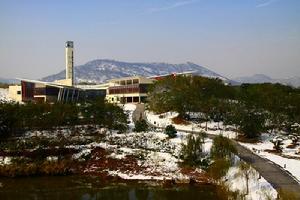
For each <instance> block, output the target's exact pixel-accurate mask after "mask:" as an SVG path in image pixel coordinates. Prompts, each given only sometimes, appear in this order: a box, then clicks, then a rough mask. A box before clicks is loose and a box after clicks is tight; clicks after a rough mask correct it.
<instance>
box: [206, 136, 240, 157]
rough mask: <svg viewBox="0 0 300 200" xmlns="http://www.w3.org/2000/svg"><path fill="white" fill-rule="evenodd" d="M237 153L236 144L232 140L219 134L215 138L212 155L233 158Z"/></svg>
mask: <svg viewBox="0 0 300 200" xmlns="http://www.w3.org/2000/svg"><path fill="white" fill-rule="evenodd" d="M236 153H237V150H236V148H235V146H234V145H233V144H232V142H231V140H230V139H228V138H226V137H224V136H222V135H218V136H217V137H215V138H214V139H213V145H212V148H211V152H210V154H211V157H212V158H214V159H222V158H223V159H231V157H232V156H233V155H234V154H236Z"/></svg>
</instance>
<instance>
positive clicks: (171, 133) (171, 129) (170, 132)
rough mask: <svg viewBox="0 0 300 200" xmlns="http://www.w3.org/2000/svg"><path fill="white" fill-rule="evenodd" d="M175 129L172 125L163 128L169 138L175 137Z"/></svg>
mask: <svg viewBox="0 0 300 200" xmlns="http://www.w3.org/2000/svg"><path fill="white" fill-rule="evenodd" d="M176 133H177V131H176V129H175V127H174V126H173V125H168V126H167V127H166V128H165V134H167V135H168V136H169V138H175V137H176V136H177V134H176Z"/></svg>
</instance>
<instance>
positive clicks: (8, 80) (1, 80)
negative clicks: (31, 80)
mask: <svg viewBox="0 0 300 200" xmlns="http://www.w3.org/2000/svg"><path fill="white" fill-rule="evenodd" d="M18 82H20V81H19V80H17V79H10V78H1V77H0V83H8V84H13V83H18Z"/></svg>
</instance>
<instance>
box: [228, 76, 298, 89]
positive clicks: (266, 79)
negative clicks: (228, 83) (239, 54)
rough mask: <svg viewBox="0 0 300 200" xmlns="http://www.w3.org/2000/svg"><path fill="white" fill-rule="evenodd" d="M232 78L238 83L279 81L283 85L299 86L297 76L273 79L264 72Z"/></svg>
mask: <svg viewBox="0 0 300 200" xmlns="http://www.w3.org/2000/svg"><path fill="white" fill-rule="evenodd" d="M233 80H234V81H237V82H240V83H281V84H284V85H291V86H294V87H300V77H297V76H295V77H292V78H286V79H273V78H271V77H269V76H266V75H264V74H254V75H253V76H244V77H237V78H234V79H233Z"/></svg>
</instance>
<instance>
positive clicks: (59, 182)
mask: <svg viewBox="0 0 300 200" xmlns="http://www.w3.org/2000/svg"><path fill="white" fill-rule="evenodd" d="M150 185H151V184H150ZM150 185H149V184H145V183H138V182H131V183H126V184H125V183H118V184H112V183H111V184H107V183H105V184H103V183H102V182H101V180H100V179H99V178H97V177H82V176H52V177H30V178H15V179H12V178H0V199H1V200H5V199H10V200H20V199H22V200H23V199H25V200H27V199H42V200H48V199H49V200H50V199H51V200H53V199H61V200H67V199H72V200H75V199H80V200H89V199H93V200H96V199H110V200H122V199H124V200H125V199H128V200H137V199H143V200H144V199H146V200H152V199H166V200H167V199H172V200H177V199H178V200H179V199H205V200H210V199H211V200H217V199H219V198H218V196H217V192H216V191H217V188H216V187H215V186H212V185H201V186H190V185H187V186H173V187H168V188H163V187H161V186H154V185H153V184H152V186H150Z"/></svg>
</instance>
